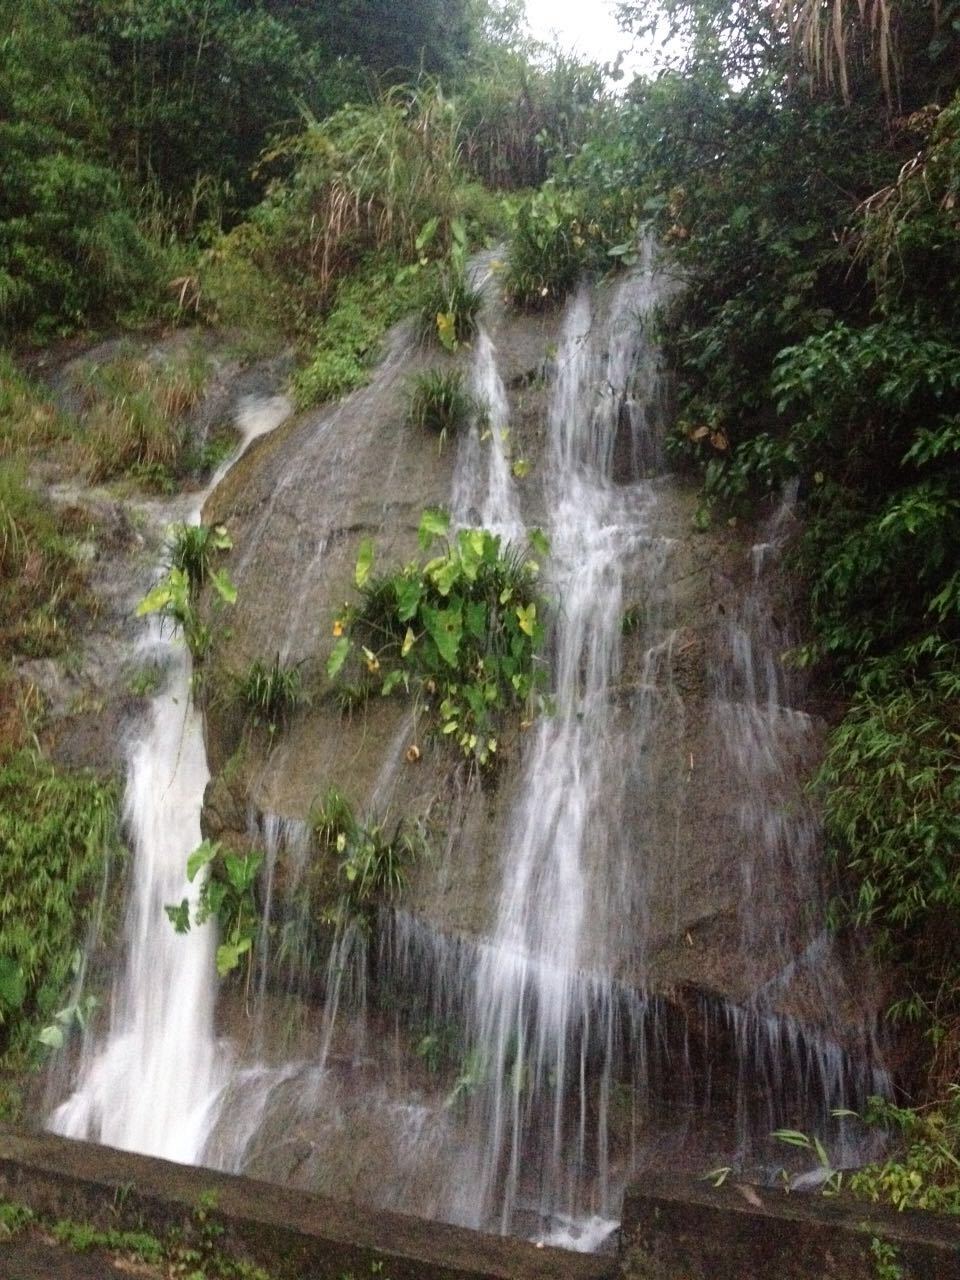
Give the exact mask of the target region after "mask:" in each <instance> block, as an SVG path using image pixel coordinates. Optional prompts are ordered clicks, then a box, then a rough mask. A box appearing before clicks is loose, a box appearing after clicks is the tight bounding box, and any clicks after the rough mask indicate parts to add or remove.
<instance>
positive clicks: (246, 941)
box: [165, 840, 263, 981]
mask: <svg viewBox="0 0 960 1280" xmlns="http://www.w3.org/2000/svg"><path fill="white" fill-rule="evenodd" d="M262 865H263V854H262V853H260V852H259V850H250V851H248V852H246V853H237V852H234V851H233V850H231V849H228V848H227V847H226V846H224V845H222V844H221V843H220V842H219V841H216V840H204V841H203V843H202V844H201V845H199V846H198V847H197V848H196V849H195V850H194V851H193V853H192V854H191V855H190V857H189V858H188V859H187V880H188V881H189V882H190V883H191V884H193V882H194V881H195V880H196V879H197V877H198V876H199V877H200V888H199V891H198V893H197V898H196V903H195V905H194V907H193V913H192V915H191V910H190V905H191V904H190V899H189V898H183V899H182V900H181V901H180V902H179V903H176V904H173V905H168V906H167V907H165V910H166V913H167V916H168V917H169V920H170V923H171V924H172V925H173V927H174V929H175V930H176V931H177V933H181V934H182V933H189V931H190V929H191V927H195V928H198V929H199V928H202V927H203V926H204V925H205V924H206V923H207V922H208V921H209V920H211V919H212V920H215V921H216V922H217V924H218V926H219V933H220V943H219V946H218V947H217V957H216V958H217V973H218V974H219V975H220V977H221V978H225V977H226V976H227V975H228V974H230V973H233V972H234V970H235V969H238V968H239V967H240V964H241V962H243V961H244V959H246V961H247V979H248V981H249V978H250V973H251V969H252V955H253V943H254V940H255V939H256V936H257V931H258V929H259V928H260V914H259V911H258V908H257V900H256V885H257V876H258V875H259V873H260V868H261V866H262Z"/></svg>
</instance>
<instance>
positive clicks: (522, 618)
mask: <svg viewBox="0 0 960 1280" xmlns="http://www.w3.org/2000/svg"><path fill="white" fill-rule="evenodd" d="M536 622H537V606H536V603H533V604H528V605H527V606H526V607H524V606H523V605H522V604H518V605H517V623H518V625H519V627H520V630H521V631H522V632H523V633H524V635H528V636H531V637H532V636H533V629H534V627H535V626H536Z"/></svg>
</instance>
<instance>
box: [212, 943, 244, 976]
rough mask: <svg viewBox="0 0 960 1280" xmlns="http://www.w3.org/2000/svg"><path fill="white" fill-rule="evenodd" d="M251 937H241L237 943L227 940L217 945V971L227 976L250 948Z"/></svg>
mask: <svg viewBox="0 0 960 1280" xmlns="http://www.w3.org/2000/svg"><path fill="white" fill-rule="evenodd" d="M250 946H251V940H250V938H241V939H240V940H239V941H238V942H236V943H230V942H225V943H223V944H222V945H221V946H219V947H217V973H218V974H219V975H220V977H221V978H225V977H226V976H227V974H228V973H230V972H232V970H234V969H235V968H236V967H237V965H238V964H239V963H240V957H241V956H242V955H243V954H244V953H245V952H247V951H249V950H250Z"/></svg>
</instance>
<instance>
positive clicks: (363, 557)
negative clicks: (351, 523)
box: [353, 538, 373, 588]
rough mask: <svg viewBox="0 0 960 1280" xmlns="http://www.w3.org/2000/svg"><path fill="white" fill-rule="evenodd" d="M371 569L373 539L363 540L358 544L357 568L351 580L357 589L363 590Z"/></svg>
mask: <svg viewBox="0 0 960 1280" xmlns="http://www.w3.org/2000/svg"><path fill="white" fill-rule="evenodd" d="M372 568H373V539H372V538H364V540H363V541H362V542H361V543H360V554H359V555H358V556H357V567H356V568H355V569H354V571H353V579H354V582H356V584H357V587H358V588H363V586H364V585H365V584H366V581H367V579H368V578H369V577H370V570H371V569H372Z"/></svg>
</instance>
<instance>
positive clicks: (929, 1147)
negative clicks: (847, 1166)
mask: <svg viewBox="0 0 960 1280" xmlns="http://www.w3.org/2000/svg"><path fill="white" fill-rule="evenodd" d="M864 1118H865V1119H866V1121H867V1122H868V1123H869V1124H873V1125H878V1126H880V1127H882V1128H883V1129H886V1130H887V1131H888V1132H889V1133H890V1134H891V1136H892V1138H893V1141H894V1144H895V1149H894V1151H893V1153H892V1154H891V1155H889V1156H888V1157H887V1158H886V1159H885V1160H882V1161H880V1162H879V1163H876V1164H869V1165H866V1166H864V1167H863V1168H862V1169H858V1170H857V1171H856V1172H855V1173H853V1174H851V1176H850V1179H849V1189H850V1191H851V1192H852V1193H853V1194H854V1195H855V1196H857V1197H858V1198H860V1199H862V1200H869V1201H871V1202H872V1203H873V1204H891V1205H893V1206H894V1208H896V1209H927V1210H930V1211H931V1212H933V1213H949V1214H957V1213H960V1087H958V1086H957V1085H955V1084H954V1085H951V1086H950V1088H949V1089H948V1090H947V1093H946V1096H945V1097H944V1098H943V1099H942V1100H941V1101H940V1102H938V1103H936V1104H932V1105H930V1106H927V1107H923V1108H916V1109H914V1108H910V1107H897V1106H895V1105H894V1104H893V1103H892V1102H888V1101H886V1100H885V1099H883V1098H871V1099H870V1105H869V1109H868V1111H867V1113H866V1115H865V1117H864Z"/></svg>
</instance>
